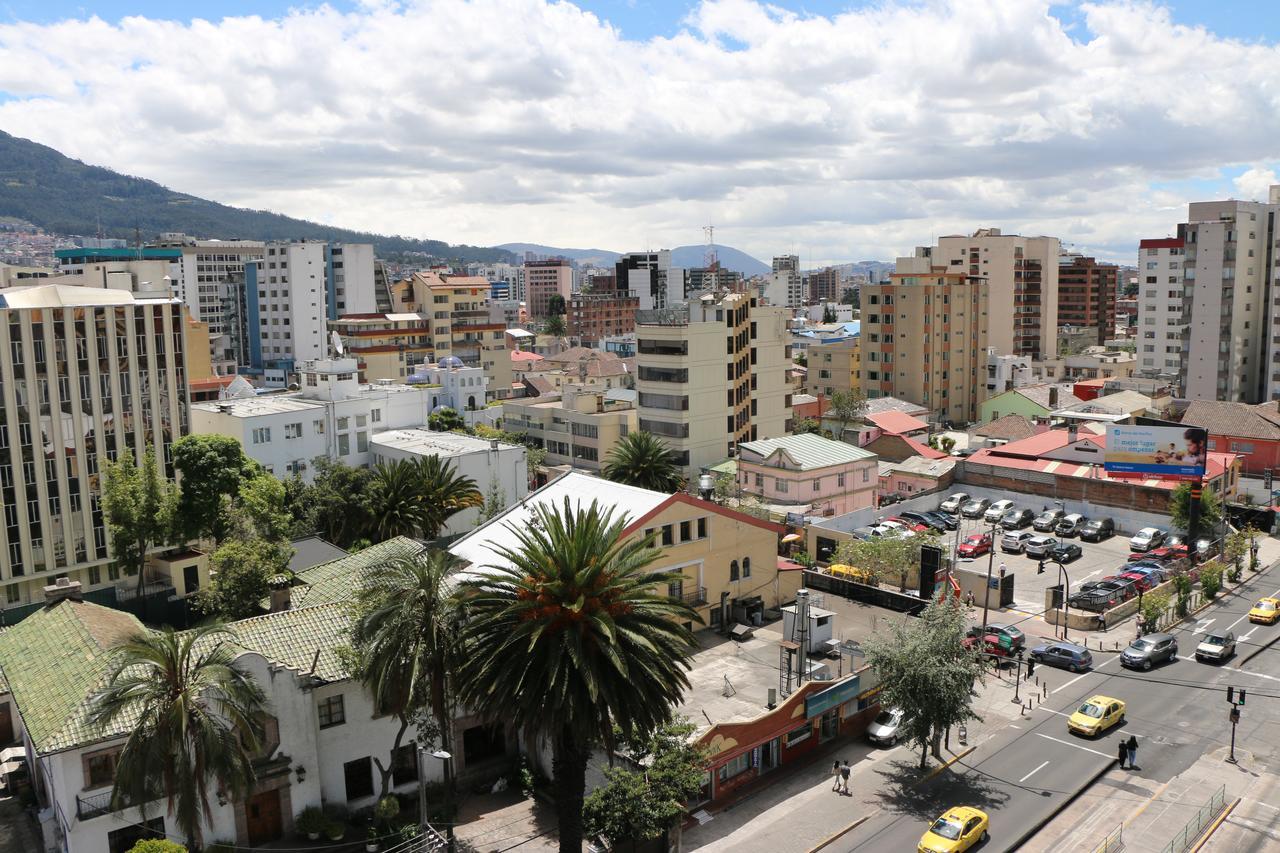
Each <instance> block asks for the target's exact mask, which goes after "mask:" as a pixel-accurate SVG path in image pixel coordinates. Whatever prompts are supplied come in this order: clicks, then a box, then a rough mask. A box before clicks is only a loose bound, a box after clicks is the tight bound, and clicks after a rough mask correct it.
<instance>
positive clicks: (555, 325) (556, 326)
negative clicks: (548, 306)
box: [543, 314, 569, 338]
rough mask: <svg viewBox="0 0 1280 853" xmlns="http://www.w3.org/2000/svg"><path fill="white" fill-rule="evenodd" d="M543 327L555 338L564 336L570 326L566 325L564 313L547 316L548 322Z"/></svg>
mask: <svg viewBox="0 0 1280 853" xmlns="http://www.w3.org/2000/svg"><path fill="white" fill-rule="evenodd" d="M543 328H544V330H545V331H546V333H547V334H548V335H551V336H552V337H553V338H563V337H564V336H565V335H566V334H568V331H569V329H568V327H567V326H565V323H564V315H562V314H552V315H551V316H550V317H548V318H547V323H546V325H545V326H544V327H543Z"/></svg>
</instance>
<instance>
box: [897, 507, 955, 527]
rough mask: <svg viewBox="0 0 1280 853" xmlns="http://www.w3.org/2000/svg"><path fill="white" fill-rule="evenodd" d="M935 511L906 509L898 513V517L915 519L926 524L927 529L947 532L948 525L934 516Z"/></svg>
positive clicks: (916, 521) (918, 522) (909, 519)
mask: <svg viewBox="0 0 1280 853" xmlns="http://www.w3.org/2000/svg"><path fill="white" fill-rule="evenodd" d="M932 516H933V513H929V512H916V511H915V510H911V509H909V510H904V511H903V512H900V513H898V514H897V516H896V518H905V519H906V520H907V521H913V522H915V523H916V524H921V525H924V527H925V529H926V530H936V531H938V532H939V533H945V532H946V530H947V525H946V524H945V523H943V522H941V521H938V520H937V519H935V518H933V517H932Z"/></svg>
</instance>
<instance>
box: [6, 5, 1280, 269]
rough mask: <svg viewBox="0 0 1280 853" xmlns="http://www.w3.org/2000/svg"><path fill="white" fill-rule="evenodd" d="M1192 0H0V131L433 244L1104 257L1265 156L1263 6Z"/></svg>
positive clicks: (1247, 181)
mask: <svg viewBox="0 0 1280 853" xmlns="http://www.w3.org/2000/svg"><path fill="white" fill-rule="evenodd" d="M1220 6H1221V9H1220V11H1217V12H1208V11H1206V10H1204V9H1196V8H1193V4H1188V3H1177V4H1174V5H1173V6H1172V8H1165V7H1157V6H1152V5H1129V4H1117V3H1095V4H1048V3H1045V2H1033V0H1025V2H1017V1H1016V0H1008V2H999V3H992V4H987V5H986V6H983V7H981V8H972V7H971V6H970V5H967V4H959V3H945V2H940V3H930V4H914V3H894V2H890V3H886V4H883V5H879V6H874V7H872V6H869V5H867V4H861V3H859V4H853V7H852V8H850V9H848V10H842V9H840V8H838V7H835V6H834V5H832V4H819V6H818V7H817V8H816V9H815V8H814V7H812V6H809V5H806V6H805V7H804V9H803V10H801V9H800V8H799V7H798V6H797V7H796V8H795V9H794V10H788V9H786V8H784V7H779V6H773V5H769V6H764V5H760V4H757V3H752V2H748V0H717V1H716V2H706V3H701V4H696V5H691V6H682V5H680V4H643V3H637V4H634V5H633V6H632V5H627V4H623V3H583V4H581V5H573V4H568V3H562V4H554V5H549V4H545V3H540V2H534V0H491V2H480V3H471V4H461V3H446V2H428V3H405V4H396V3H338V4H334V5H332V6H323V7H311V6H302V7H299V9H298V10H297V11H292V12H290V11H288V10H287V8H286V5H285V4H282V3H277V2H268V0H264V2H261V3H249V2H239V3H233V4H230V5H225V4H220V5H219V10H221V11H225V12H227V13H231V14H241V15H244V14H248V13H250V12H254V11H259V12H260V13H261V14H262V15H263V16H265V17H263V18H255V17H239V18H225V19H221V20H219V21H217V22H208V21H200V20H197V21H195V22H172V21H165V20H162V19H163V18H164V17H165V15H166V10H165V9H164V8H162V7H161V6H160V5H159V4H155V3H149V2H141V3H112V2H107V3H101V4H95V5H94V6H93V7H87V6H82V5H75V4H59V3H52V4H41V6H40V7H39V8H38V9H37V8H35V7H34V6H33V5H32V4H29V3H18V4H8V5H7V7H6V10H7V17H8V19H9V20H10V21H13V22H12V23H4V24H0V55H3V56H5V57H6V60H7V61H6V62H4V63H3V64H0V67H2V68H3V69H4V70H0V128H3V129H5V130H6V131H8V132H11V133H14V134H16V135H19V136H25V137H28V138H31V139H34V140H36V141H38V142H42V143H44V144H48V145H51V146H53V147H55V148H57V149H58V150H60V151H62V152H64V153H66V154H68V155H70V156H74V157H77V158H80V159H83V160H85V161H86V162H89V163H93V164H96V165H103V166H107V167H109V168H113V169H117V170H119V171H122V172H126V173H130V174H137V175H140V176H143V177H148V178H152V179H154V180H158V181H160V182H161V183H164V184H166V185H167V186H170V187H172V188H174V189H176V190H179V191H183V192H190V193H194V194H197V195H201V196H205V197H208V198H212V199H216V200H218V201H222V202H224V203H229V204H235V205H239V206H245V207H253V208H267V209H272V210H278V211H280V212H282V213H287V214H289V215H294V216H300V217H305V218H310V219H316V220H319V221H322V222H326V223H330V224H334V225H341V226H344V227H351V228H361V229H369V230H373V231H378V232H381V233H388V234H393V233H406V234H412V235H415V236H422V237H430V238H434V239H443V240H448V241H450V242H466V243H472V244H480V245H497V244H500V243H505V242H517V241H519V242H535V243H544V244H548V245H554V246H601V247H605V248H609V249H612V250H615V251H631V250H636V249H639V248H644V247H647V246H676V245H685V244H689V243H696V242H699V237H700V236H701V230H700V229H701V226H702V225H703V224H707V223H714V224H715V225H716V226H717V238H718V242H722V243H724V244H727V245H732V246H735V247H738V248H741V249H743V250H744V251H747V252H749V253H750V254H752V255H754V256H755V257H757V258H760V259H763V260H767V259H768V258H769V257H771V256H773V255H778V254H789V253H794V254H797V255H799V256H800V259H801V264H802V265H803V266H805V267H816V266H821V265H824V264H827V263H840V262H847V261H855V260H861V259H869V258H876V259H881V260H890V259H892V258H893V257H895V256H898V255H909V254H910V253H911V251H912V249H913V247H914V246H917V245H922V244H926V243H929V242H931V241H932V240H933V239H935V238H936V237H938V236H941V235H944V234H953V233H956V234H965V233H970V232H972V231H973V230H974V229H977V228H979V227H988V226H991V227H998V228H1001V229H1002V230H1004V231H1005V232H1006V233H1021V234H1025V235H1037V234H1047V235H1053V236H1057V237H1060V238H1061V239H1062V241H1063V247H1064V249H1069V250H1075V251H1082V252H1085V253H1090V254H1095V255H1097V256H1098V257H1099V258H1103V259H1106V260H1111V261H1120V262H1123V263H1128V264H1131V263H1133V262H1134V258H1135V253H1136V247H1137V241H1138V240H1139V239H1141V238H1144V237H1154V236H1159V235H1163V234H1171V233H1173V231H1174V229H1175V228H1176V224H1177V223H1178V222H1179V221H1182V220H1183V219H1184V218H1185V211H1186V205H1187V203H1188V202H1190V201H1193V200H1203V199H1208V198H1226V197H1229V196H1230V197H1237V198H1243V199H1261V198H1265V194H1266V187H1267V186H1268V185H1269V184H1270V183H1271V182H1273V181H1274V180H1275V170H1276V163H1277V161H1276V159H1274V155H1273V154H1271V153H1270V148H1269V139H1270V138H1272V137H1273V135H1274V131H1275V130H1276V127H1275V125H1276V124H1277V119H1276V114H1277V111H1276V110H1275V109H1274V107H1273V105H1272V103H1271V100H1270V98H1269V97H1268V96H1267V94H1266V92H1267V86H1268V85H1269V83H1268V81H1269V80H1270V79H1272V78H1273V77H1274V76H1275V73H1276V72H1277V71H1280V58H1277V56H1276V54H1275V49H1274V35H1275V33H1276V21H1275V18H1276V13H1272V12H1260V13H1258V14H1257V15H1256V16H1254V17H1252V18H1250V17H1248V16H1247V15H1246V12H1247V11H1248V10H1247V9H1244V7H1243V5H1242V4H1233V3H1226V4H1220ZM215 11H218V10H214V9H206V8H202V7H201V6H200V5H199V4H197V5H195V6H193V7H192V8H191V9H190V14H192V15H198V14H201V13H204V14H212V13H214V12H215ZM994 12H998V14H993V13H994ZM126 15H137V17H130V18H126V17H122V16H126ZM86 16H88V17H87V19H86ZM94 16H97V17H94ZM149 16H155V17H149ZM273 16H276V17H273ZM68 18H76V19H78V20H66V19H68ZM646 23H647V24H648V26H646ZM1248 23H1252V24H1253V25H1254V28H1253V30H1252V31H1251V30H1250V27H1249V26H1248ZM1201 26H1208V27H1210V29H1197V28H1196V27H1201ZM1219 30H1220V31H1221V34H1218V33H1219ZM1251 33H1252V34H1251ZM1234 39H1241V40H1234ZM850 45H856V46H858V48H856V49H853V48H850ZM422 57H430V61H423V59H422ZM1202 95H1203V96H1202ZM122 115H128V116H129V117H130V118H129V121H122V120H121V119H120V117H121V116H122ZM1228 118H1229V119H1230V120H1229V121H1228V120H1227V119H1228ZM161 141H162V142H163V144H159V143H160V142H161Z"/></svg>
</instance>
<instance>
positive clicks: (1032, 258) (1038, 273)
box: [862, 228, 1061, 360]
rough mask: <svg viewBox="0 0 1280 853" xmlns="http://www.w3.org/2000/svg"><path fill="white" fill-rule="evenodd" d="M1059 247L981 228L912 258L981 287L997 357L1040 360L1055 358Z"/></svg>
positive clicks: (1047, 239) (1045, 240)
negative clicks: (985, 292) (984, 287)
mask: <svg viewBox="0 0 1280 853" xmlns="http://www.w3.org/2000/svg"><path fill="white" fill-rule="evenodd" d="M1060 246H1061V244H1060V243H1059V241H1058V238H1057V237H1022V236H1019V235H1017V234H1002V233H1000V229H999V228H980V229H978V230H977V231H975V232H974V233H973V234H972V235H970V236H968V237H965V236H958V235H957V236H949V237H941V238H939V239H938V245H937V246H934V247H932V248H930V247H921V248H917V249H916V257H923V258H928V259H929V263H930V264H931V265H932V266H934V267H943V268H944V271H945V272H946V273H948V274H952V273H962V274H964V275H966V276H969V277H971V278H976V279H978V280H979V281H982V282H985V283H986V285H987V287H988V289H989V291H990V294H991V298H990V302H989V303H988V307H987V310H988V311H989V312H990V317H989V320H990V342H991V346H993V347H995V348H996V350H997V351H998V352H999V353H1000V354H1001V355H1025V356H1030V357H1031V358H1034V359H1037V360H1041V359H1050V358H1054V357H1056V355H1057V352H1058V255H1059V254H1060ZM862 304H863V305H865V304H866V299H865V298H864V299H863V300H862ZM864 310H865V309H864Z"/></svg>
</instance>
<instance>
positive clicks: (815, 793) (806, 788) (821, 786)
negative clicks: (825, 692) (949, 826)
mask: <svg viewBox="0 0 1280 853" xmlns="http://www.w3.org/2000/svg"><path fill="white" fill-rule="evenodd" d="M979 694H980V695H979V696H978V698H977V699H975V700H974V706H973V707H974V710H975V711H976V712H977V713H978V714H979V715H981V716H982V717H983V718H984V719H983V722H980V723H974V724H973V725H971V726H970V727H969V736H968V746H962V745H961V744H960V743H959V742H958V738H957V737H956V735H955V734H954V733H953V734H952V737H951V748H950V750H945V749H944V750H943V755H944V756H947V757H948V758H950V757H953V756H955V755H957V754H958V753H960V752H964V751H965V750H966V749H968V748H969V747H972V746H976V745H977V744H979V743H981V742H982V741H984V740H986V739H987V738H988V737H990V736H991V735H992V734H994V733H996V732H997V731H999V730H1000V729H1003V728H1004V726H1005V725H1006V724H1007V723H1009V722H1010V721H1012V720H1014V719H1016V718H1017V717H1018V716H1019V706H1018V704H1017V703H1016V702H1013V701H1012V698H1013V685H1012V683H1011V682H1009V681H999V680H998V679H996V678H994V677H988V679H987V683H986V685H985V686H980V687H979ZM948 753H950V754H949V755H948ZM833 758H839V759H841V760H844V759H846V758H847V759H849V763H850V764H851V765H853V774H852V775H851V777H850V779H849V791H850V793H849V794H848V795H842V794H837V793H834V792H833V791H832V790H831V761H832V759H833ZM919 763H920V753H919V751H918V749H917V748H915V747H914V746H911V745H910V744H902V745H899V746H897V747H894V748H893V749H883V748H880V747H876V746H873V745H871V744H870V743H867V742H866V741H865V740H847V739H846V740H841V741H835V742H833V743H832V744H829V745H828V746H827V747H826V748H825V749H823V750H820V751H818V752H816V753H815V754H814V755H813V756H811V759H810V760H809V761H807V762H805V763H803V764H797V765H795V766H794V767H791V768H788V767H785V766H784V767H783V768H781V769H780V770H778V771H776V772H777V773H778V774H779V775H778V777H777V778H775V779H773V780H771V781H770V783H769V784H766V785H763V786H762V787H761V788H759V789H758V790H757V791H756V792H754V793H753V794H750V795H748V796H747V797H745V798H744V799H742V800H739V801H737V802H735V803H734V804H733V805H731V806H729V807H727V808H725V809H722V810H720V811H718V812H716V813H714V814H713V815H712V820H711V821H710V822H708V823H705V824H703V825H701V826H693V827H692V828H690V829H686V830H685V831H684V836H683V847H684V849H686V850H700V851H706V853H715V851H725V853H728V851H734V853H776V851H779V850H788V851H804V850H809V849H811V848H812V847H814V846H815V845H817V844H819V843H821V842H822V841H823V840H825V839H827V838H829V837H830V836H831V835H833V834H835V833H837V832H839V831H840V830H842V829H844V828H845V827H847V826H848V825H849V824H850V823H852V822H853V821H855V820H857V819H859V818H861V817H865V816H869V815H871V814H874V813H875V812H876V811H878V810H879V809H880V807H881V804H882V800H881V792H883V791H884V790H887V789H889V788H891V787H893V786H898V787H901V788H907V787H910V786H912V785H914V784H917V783H918V782H919V781H922V780H923V779H924V778H925V777H926V775H927V774H929V773H931V771H934V770H937V769H938V767H939V762H938V761H936V760H935V759H934V758H933V757H932V756H931V757H930V758H929V769H928V770H926V771H925V773H924V774H922V773H921V772H920V770H919V769H918V768H919ZM788 772H790V774H791V775H790V776H788V775H786V774H787V773H788ZM766 778H767V777H766Z"/></svg>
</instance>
